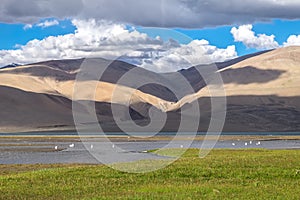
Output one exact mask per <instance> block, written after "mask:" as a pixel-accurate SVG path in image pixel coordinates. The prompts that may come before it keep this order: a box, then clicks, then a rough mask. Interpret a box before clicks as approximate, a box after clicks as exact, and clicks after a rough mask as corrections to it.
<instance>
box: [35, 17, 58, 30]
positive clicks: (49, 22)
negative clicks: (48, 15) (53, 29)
mask: <svg viewBox="0 0 300 200" xmlns="http://www.w3.org/2000/svg"><path fill="white" fill-rule="evenodd" d="M56 25H59V22H58V21H57V20H56V19H54V20H46V21H44V22H41V23H38V24H37V25H36V26H38V27H42V28H47V27H50V26H56Z"/></svg>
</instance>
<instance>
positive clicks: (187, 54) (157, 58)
mask: <svg viewBox="0 0 300 200" xmlns="http://www.w3.org/2000/svg"><path fill="white" fill-rule="evenodd" d="M235 57H237V52H236V49H235V46H228V47H227V48H226V49H219V48H217V47H215V46H212V45H210V44H209V42H208V41H206V40H193V41H191V42H190V43H189V44H186V45H180V46H178V47H174V48H170V49H168V50H166V51H157V50H156V51H147V52H143V54H141V55H140V56H139V57H138V56H137V57H135V60H133V63H138V65H139V66H141V67H144V68H146V69H149V70H153V71H157V72H169V71H178V70H181V69H185V68H189V67H191V66H194V65H198V64H210V63H213V62H221V61H225V60H230V59H233V58H235ZM127 58H128V57H127ZM129 58H130V57H129ZM131 58H133V57H131Z"/></svg>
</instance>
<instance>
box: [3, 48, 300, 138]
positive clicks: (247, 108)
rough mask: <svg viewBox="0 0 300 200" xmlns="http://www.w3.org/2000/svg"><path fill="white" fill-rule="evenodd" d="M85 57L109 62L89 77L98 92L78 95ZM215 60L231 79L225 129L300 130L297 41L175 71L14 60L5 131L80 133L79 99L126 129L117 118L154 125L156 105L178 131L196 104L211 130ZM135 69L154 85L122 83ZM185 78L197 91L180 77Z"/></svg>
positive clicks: (8, 75) (6, 84)
mask: <svg viewBox="0 0 300 200" xmlns="http://www.w3.org/2000/svg"><path fill="white" fill-rule="evenodd" d="M86 62H93V63H94V64H95V67H99V68H103V69H104V68H105V70H104V73H103V75H102V76H101V78H100V79H99V78H98V77H97V76H95V77H93V74H92V72H93V71H91V74H90V75H89V76H88V77H91V78H90V79H89V80H86V81H85V82H84V84H85V85H86V86H85V87H86V88H89V85H95V84H96V85H97V87H96V90H95V93H94V95H93V96H91V94H88V92H87V93H86V94H85V93H84V91H82V93H81V94H80V95H79V96H78V95H74V87H75V85H76V84H77V83H78V80H77V79H76V77H77V76H78V74H80V73H81V68H80V67H81V66H82V65H83V64H84V63H86ZM211 66H216V72H218V73H219V74H220V75H221V77H222V79H223V83H224V85H223V87H224V92H225V94H226V120H225V125H224V129H223V131H226V132H271V131H276V132H293V131H300V123H299V122H300V87H299V84H300V47H297V46H295V47H285V48H279V49H275V50H270V51H264V52H259V53H256V54H251V55H247V56H243V57H240V58H237V59H233V60H230V61H226V62H222V63H214V64H211V65H198V66H194V67H191V68H189V69H184V70H181V71H179V72H176V73H175V72H174V73H155V72H152V71H148V70H146V69H143V68H140V67H136V66H134V65H131V64H128V63H126V62H123V61H109V60H105V59H100V58H94V59H90V60H88V59H73V60H52V61H45V62H39V63H33V64H28V65H22V66H15V65H14V66H13V67H12V66H11V67H10V66H8V67H5V68H2V69H0V94H1V95H0V96H1V101H0V110H1V112H0V118H1V120H0V132H5V133H10V132H27V131H55V130H64V131H73V130H75V127H74V120H73V115H72V104H73V105H74V103H78V104H80V102H82V101H85V102H95V111H96V116H97V119H98V121H99V123H100V124H101V126H102V127H103V129H104V131H110V132H114V131H116V132H118V131H120V128H119V127H118V125H117V124H116V119H114V117H115V118H118V119H119V120H120V121H122V122H123V123H125V124H126V123H127V122H128V121H131V120H133V121H134V122H135V123H137V124H141V125H143V124H147V123H149V119H150V117H149V111H150V110H151V109H150V108H154V109H155V110H156V111H157V112H162V113H166V114H167V122H166V124H165V126H164V127H163V129H162V130H161V131H176V130H177V129H178V124H179V122H180V119H181V115H182V114H183V113H184V112H183V111H184V110H185V109H188V107H189V106H190V105H192V104H193V103H195V102H197V103H198V105H199V106H200V112H201V117H200V122H199V126H198V131H206V130H207V128H208V126H209V122H210V118H211V111H210V110H211V98H212V97H211V94H210V91H209V87H208V85H207V83H206V81H205V79H204V78H203V77H202V76H201V74H199V73H198V71H199V70H200V71H201V69H205V68H209V67H211ZM128 72H130V75H131V77H134V78H135V79H136V80H137V81H136V82H137V83H136V84H138V83H139V82H142V81H145V82H147V83H149V84H146V85H142V86H141V87H138V88H135V87H134V85H132V82H134V81H131V82H129V83H128V84H127V83H126V82H124V83H122V82H121V83H120V78H122V77H123V76H124V75H126V74H127V73H128ZM182 77H184V78H185V79H186V81H187V82H188V83H189V85H190V86H191V88H192V91H191V90H187V89H186V88H185V87H184V85H182V84H181V82H180V81H178V80H180V79H181V78H182ZM129 78H130V77H129ZM162 82H165V83H168V84H169V85H171V86H172V87H173V88H175V89H176V92H174V91H172V90H171V89H170V88H168V87H167V86H165V85H163V84H160V83H162ZM116 88H118V94H117V95H116V94H115V93H114V91H115V89H116ZM114 95H115V96H114ZM213 98H218V97H213ZM128 99H130V103H129V104H128V102H127V100H128ZM111 105H114V108H116V109H117V110H118V113H119V114H118V116H114V115H113V112H112V109H111ZM83 109H84V108H83ZM128 112H129V114H130V115H128V114H127V113H128ZM188 117H189V116H187V118H188ZM190 120H191V121H192V120H193V119H190ZM87 123H88V122H87ZM132 131H134V130H132Z"/></svg>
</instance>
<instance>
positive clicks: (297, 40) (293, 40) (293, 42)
mask: <svg viewBox="0 0 300 200" xmlns="http://www.w3.org/2000/svg"><path fill="white" fill-rule="evenodd" d="M283 46H300V35H291V36H290V37H289V38H288V39H287V41H286V42H285V43H284V44H283Z"/></svg>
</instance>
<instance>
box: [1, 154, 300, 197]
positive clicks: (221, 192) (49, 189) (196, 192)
mask: <svg viewBox="0 0 300 200" xmlns="http://www.w3.org/2000/svg"><path fill="white" fill-rule="evenodd" d="M172 151H175V150H172ZM159 153H160V154H163V155H168V154H169V153H168V152H159ZM170 153H171V154H173V153H174V152H170ZM198 153H199V151H198V150H195V149H191V150H188V151H187V152H186V153H185V154H184V156H183V157H182V158H181V159H179V160H178V161H176V162H175V163H173V164H172V165H170V166H168V167H166V168H164V169H161V170H158V171H155V172H151V173H146V174H129V173H125V172H119V171H115V170H113V169H111V168H108V167H106V166H102V165H10V166H7V165H2V166H1V165H0V199H247V200H248V199H272V200H273V199H289V200H292V199H297V200H298V199H299V198H300V151H299V150H272V151H271V150H256V149H252V150H214V151H212V152H211V153H210V154H209V155H208V156H207V157H205V158H204V159H200V158H198Z"/></svg>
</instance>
